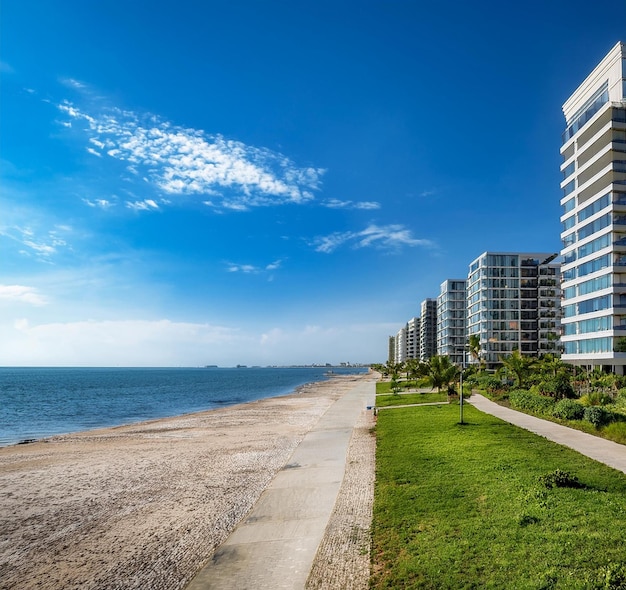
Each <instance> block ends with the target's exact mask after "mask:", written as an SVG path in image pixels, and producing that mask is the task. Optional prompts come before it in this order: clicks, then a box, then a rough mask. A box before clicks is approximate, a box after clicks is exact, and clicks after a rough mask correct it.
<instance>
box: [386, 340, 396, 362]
mask: <svg viewBox="0 0 626 590" xmlns="http://www.w3.org/2000/svg"><path fill="white" fill-rule="evenodd" d="M387 360H388V361H389V362H390V363H395V362H396V337H395V336H389V350H388V353H387Z"/></svg>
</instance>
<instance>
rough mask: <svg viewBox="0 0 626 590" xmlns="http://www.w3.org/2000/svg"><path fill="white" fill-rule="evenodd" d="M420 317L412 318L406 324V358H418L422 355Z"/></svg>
mask: <svg viewBox="0 0 626 590" xmlns="http://www.w3.org/2000/svg"><path fill="white" fill-rule="evenodd" d="M421 325H422V322H421V319H420V318H411V319H410V320H409V321H408V322H407V324H406V358H408V359H418V358H419V357H420V342H421V339H420V327H421Z"/></svg>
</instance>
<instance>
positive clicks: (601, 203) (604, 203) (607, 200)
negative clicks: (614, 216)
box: [578, 193, 611, 222]
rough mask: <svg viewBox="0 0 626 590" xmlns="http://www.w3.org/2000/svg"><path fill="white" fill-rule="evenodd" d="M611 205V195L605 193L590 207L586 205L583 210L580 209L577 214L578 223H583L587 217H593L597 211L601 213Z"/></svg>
mask: <svg viewBox="0 0 626 590" xmlns="http://www.w3.org/2000/svg"><path fill="white" fill-rule="evenodd" d="M610 204H611V193H607V194H606V195H603V196H602V197H600V198H599V199H597V200H596V201H594V202H593V203H591V205H587V206H586V207H585V208H584V209H581V210H580V211H579V212H578V221H579V222H580V221H584V220H585V219H587V218H588V217H591V216H592V215H595V214H596V213H597V212H598V211H602V209H604V208H606V207H608V206H609V205H610Z"/></svg>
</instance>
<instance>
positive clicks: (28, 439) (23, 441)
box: [0, 367, 368, 450]
mask: <svg viewBox="0 0 626 590" xmlns="http://www.w3.org/2000/svg"><path fill="white" fill-rule="evenodd" d="M9 368H15V367H9ZM44 368H50V367H44ZM53 368H57V367H53ZM59 368H60V369H67V368H71V367H59ZM286 368H292V367H286ZM293 368H298V367H293ZM133 369H134V368H131V369H129V370H133ZM139 369H140V370H143V368H139ZM195 369H197V368H194V370H195ZM232 369H233V370H237V369H235V368H232ZM27 370H30V367H29V368H27ZM164 370H171V368H164ZM180 370H185V369H180ZM366 374H368V371H365V372H363V373H341V372H340V373H333V374H324V376H323V377H322V378H320V379H319V380H315V381H307V382H304V383H301V384H300V385H296V386H294V387H293V388H292V389H290V390H288V391H286V392H285V391H282V392H280V393H276V394H271V395H269V396H267V397H261V398H258V399H251V400H249V401H233V402H226V403H224V402H223V401H219V402H212V403H213V405H212V406H210V407H206V408H203V409H194V410H191V411H183V412H181V413H174V414H163V415H157V416H154V417H146V418H141V419H138V420H137V419H132V418H130V419H128V421H121V422H118V423H110V424H103V425H98V426H93V427H88V428H81V429H78V430H67V431H63V432H50V433H48V434H43V435H41V436H26V435H25V436H24V437H23V438H22V437H20V438H19V439H17V440H11V441H10V442H3V441H2V440H0V450H1V449H4V448H7V447H14V446H19V445H29V444H33V443H37V442H48V441H49V440H51V439H55V438H59V437H65V436H71V435H75V434H80V433H88V432H93V431H96V430H104V429H113V428H121V427H124V426H132V425H135V424H144V423H149V422H154V421H157V420H168V419H170V418H179V417H184V416H188V415H194V414H201V413H203V412H213V411H216V410H219V409H222V408H230V407H233V406H239V405H245V404H248V403H254V402H256V401H261V400H263V399H274V398H278V397H284V396H288V395H297V394H298V392H299V391H300V389H301V388H306V387H308V386H309V385H314V384H316V383H323V382H325V381H329V380H332V379H334V378H335V377H345V376H350V375H366Z"/></svg>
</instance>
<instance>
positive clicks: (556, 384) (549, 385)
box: [538, 375, 576, 399]
mask: <svg viewBox="0 0 626 590" xmlns="http://www.w3.org/2000/svg"><path fill="white" fill-rule="evenodd" d="M538 389H539V391H540V392H541V393H542V394H543V395H549V396H550V397H554V398H556V399H565V398H572V397H575V396H576V392H575V391H574V388H573V387H572V384H571V382H570V378H569V375H557V376H556V377H550V378H549V379H546V380H545V381H542V382H541V383H539V385H538Z"/></svg>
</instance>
